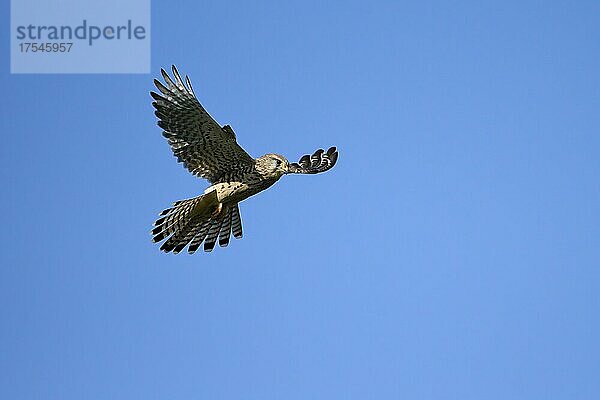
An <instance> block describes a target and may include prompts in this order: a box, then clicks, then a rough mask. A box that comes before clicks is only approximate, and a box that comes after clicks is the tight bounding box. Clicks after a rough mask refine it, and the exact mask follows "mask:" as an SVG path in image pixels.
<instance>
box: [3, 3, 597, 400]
mask: <svg viewBox="0 0 600 400" xmlns="http://www.w3.org/2000/svg"><path fill="white" fill-rule="evenodd" d="M6 3H7V2H3V5H2V7H1V10H2V19H3V20H4V21H7V20H8V19H7V18H8V11H9V8H8V4H6ZM226 3H228V4H226ZM599 17H600V3H598V2H597V1H596V2H592V1H589V2H586V1H580V2H567V1H565V2H554V1H546V2H542V1H512V2H496V4H495V5H494V4H482V2H479V1H471V2H465V1H461V2H452V3H451V4H450V2H432V3H424V2H418V4H417V2H415V3H410V4H402V3H401V2H387V3H386V2H378V3H374V4H371V5H369V4H367V3H366V2H348V3H345V4H343V5H342V4H337V5H334V3H333V2H330V3H329V4H322V2H307V1H301V2H300V1H298V2H279V1H277V2H270V3H261V4H259V5H256V4H250V2H248V3H245V2H244V3H237V2H210V3H207V2H196V1H188V2H185V4H184V3H183V2H177V3H169V2H154V4H153V8H152V75H10V74H9V60H8V56H7V55H8V35H4V36H3V40H2V41H1V42H0V51H1V53H2V54H4V58H3V60H4V62H3V63H1V67H0V68H1V80H2V81H1V83H2V89H3V92H4V96H3V99H2V118H1V119H0V121H1V122H0V127H1V132H2V135H3V143H2V146H0V155H1V168H0V177H1V179H2V187H3V190H2V196H1V197H0V205H1V207H2V211H3V222H4V225H3V229H1V230H0V242H1V243H2V245H1V246H2V249H1V252H0V264H1V270H0V274H1V276H0V304H1V308H0V317H1V319H0V323H1V324H2V326H1V330H0V347H1V351H0V398H3V399H260V400H265V399H332V398H333V399H338V398H340V399H400V398H405V399H460V400H465V399H597V398H599V396H600V379H598V372H599V371H600V343H599V341H598V338H599V337H600V300H599V296H600V295H599V291H600V269H599V267H600V184H599V177H600V156H599V151H600V111H599V110H600V73H599V71H600V52H599V50H600V47H599V43H600V24H599V23H598V21H599ZM3 30H4V31H5V32H7V31H8V25H7V24H4V28H3ZM171 63H175V64H177V65H178V67H179V68H180V70H181V71H182V72H183V73H187V74H189V75H190V76H191V78H192V81H193V83H194V86H195V89H196V92H197V94H198V96H199V97H200V100H201V101H202V102H203V103H204V105H205V106H206V108H207V109H208V111H209V112H211V113H212V115H213V116H214V117H215V118H216V119H217V121H219V122H220V123H222V124H225V123H229V124H231V125H232V126H233V128H234V129H235V130H236V132H237V135H238V140H239V142H240V143H241V144H242V145H243V146H244V148H245V149H246V150H247V151H248V152H249V153H250V154H252V155H254V156H259V155H262V154H264V153H268V152H278V153H281V154H284V155H285V156H287V157H288V158H290V159H292V160H296V159H297V158H298V157H299V156H301V155H302V154H305V153H308V152H312V151H313V150H315V149H317V148H319V147H325V148H326V147H328V146H331V145H335V146H337V147H338V148H339V150H340V159H339V162H338V165H337V166H336V167H335V169H333V170H332V171H330V172H328V173H326V174H323V175H317V176H288V177H284V178H283V179H282V180H281V181H280V182H279V183H278V184H277V185H276V186H274V187H273V188H272V189H270V190H268V191H266V192H264V193H263V194H261V195H260V196H257V197H254V198H251V199H249V200H247V201H246V202H244V203H242V206H241V211H242V218H243V222H244V238H243V239H242V240H232V243H231V244H230V245H229V247H228V248H226V249H221V248H217V249H216V250H215V251H214V252H213V253H211V254H204V253H197V254H195V255H194V256H188V255H187V254H180V255H178V256H173V255H171V254H168V255H166V254H163V253H161V252H159V250H158V246H156V245H154V244H152V243H151V241H150V235H149V230H150V227H151V223H152V222H153V221H154V219H155V216H156V213H157V212H158V211H160V210H162V209H163V208H165V207H166V206H168V205H169V203H170V202H172V201H174V200H177V199H181V198H186V197H190V196H195V195H197V194H198V193H201V192H202V191H203V190H204V188H205V187H206V183H205V182H204V181H202V180H199V179H197V178H194V177H192V176H191V175H190V174H188V172H187V171H186V170H185V169H184V168H183V167H182V166H181V165H179V164H177V163H176V160H175V159H174V158H173V156H172V154H171V151H170V149H169V147H168V146H167V144H166V142H165V141H164V139H163V138H162V137H161V135H160V129H159V128H158V127H157V126H156V125H155V117H154V115H153V110H152V107H151V98H150V96H149V94H148V92H149V90H151V89H152V78H154V76H156V75H157V74H158V72H159V68H160V67H162V66H169V65H170V64H171Z"/></svg>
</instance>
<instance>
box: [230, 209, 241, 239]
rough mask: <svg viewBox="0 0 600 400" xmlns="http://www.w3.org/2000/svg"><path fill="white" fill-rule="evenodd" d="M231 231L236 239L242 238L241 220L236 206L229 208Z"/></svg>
mask: <svg viewBox="0 0 600 400" xmlns="http://www.w3.org/2000/svg"><path fill="white" fill-rule="evenodd" d="M231 230H232V232H233V236H234V237H235V238H236V239H241V238H242V218H241V217H240V208H239V206H238V205H237V204H236V205H235V206H233V207H232V208H231Z"/></svg>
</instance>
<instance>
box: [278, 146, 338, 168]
mask: <svg viewBox="0 0 600 400" xmlns="http://www.w3.org/2000/svg"><path fill="white" fill-rule="evenodd" d="M337 159H338V152H337V150H336V148H335V147H331V148H329V150H327V152H325V151H324V150H323V149H319V150H317V151H315V152H314V153H313V155H312V156H309V155H308V154H306V155H304V156H302V158H300V161H298V162H297V163H292V164H290V170H289V173H291V174H318V173H320V172H325V171H327V170H329V169H331V168H333V166H334V165H335V163H336V162H337Z"/></svg>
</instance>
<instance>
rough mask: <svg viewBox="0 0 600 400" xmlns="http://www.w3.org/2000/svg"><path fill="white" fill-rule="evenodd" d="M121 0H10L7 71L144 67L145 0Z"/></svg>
mask: <svg viewBox="0 0 600 400" xmlns="http://www.w3.org/2000/svg"><path fill="white" fill-rule="evenodd" d="M57 3H58V4H59V5H57ZM125 3H126V5H124V4H123V3H122V2H120V1H116V0H108V1H103V2H97V1H92V0H83V1H82V0H67V1H61V2H54V1H51V0H12V3H11V72H12V73H149V72H150V0H129V1H127V2H125Z"/></svg>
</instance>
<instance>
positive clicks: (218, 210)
mask: <svg viewBox="0 0 600 400" xmlns="http://www.w3.org/2000/svg"><path fill="white" fill-rule="evenodd" d="M221 211H223V203H219V205H218V206H217V208H215V211H213V213H212V214H211V217H212V218H213V219H215V218H217V217H218V216H219V215H220V214H221Z"/></svg>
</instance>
